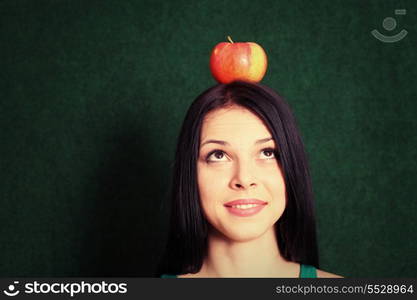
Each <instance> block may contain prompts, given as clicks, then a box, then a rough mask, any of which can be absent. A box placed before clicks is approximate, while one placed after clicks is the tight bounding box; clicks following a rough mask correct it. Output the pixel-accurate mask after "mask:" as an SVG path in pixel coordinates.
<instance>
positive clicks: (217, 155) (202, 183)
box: [197, 105, 285, 241]
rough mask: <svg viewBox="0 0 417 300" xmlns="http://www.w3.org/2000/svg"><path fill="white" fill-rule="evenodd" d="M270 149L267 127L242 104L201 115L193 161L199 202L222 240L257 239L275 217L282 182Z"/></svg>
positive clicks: (281, 205) (272, 146) (282, 195)
mask: <svg viewBox="0 0 417 300" xmlns="http://www.w3.org/2000/svg"><path fill="white" fill-rule="evenodd" d="M275 147H276V144H275V142H274V140H272V135H271V133H270V132H269V131H268V129H267V127H266V126H265V125H264V124H263V122H262V121H261V119H259V118H258V117H257V116H256V115H255V114H253V113H252V112H250V111H249V110H247V109H246V108H243V107H240V106H236V105H234V106H232V107H228V108H220V109H217V110H214V111H212V112H210V113H208V114H207V115H206V117H205V118H204V120H203V124H202V129H201V140H200V153H199V158H198V163H197V177H198V188H199V194H200V199H201V205H202V207H203V211H204V214H205V217H206V218H207V220H208V222H209V223H210V224H211V225H212V226H213V227H214V228H215V229H216V230H217V231H218V232H220V233H221V234H223V235H224V236H225V237H227V238H228V239H231V240H234V241H247V240H251V239H255V238H257V237H260V236H261V235H263V234H265V233H266V232H268V231H269V230H274V229H273V228H274V227H273V225H274V224H275V222H276V221H277V220H278V219H279V218H280V217H281V215H282V213H283V211H284V209H285V183H284V178H283V176H282V173H281V170H280V167H279V166H278V163H277V160H276V158H275V157H274V149H275ZM232 201H234V202H232Z"/></svg>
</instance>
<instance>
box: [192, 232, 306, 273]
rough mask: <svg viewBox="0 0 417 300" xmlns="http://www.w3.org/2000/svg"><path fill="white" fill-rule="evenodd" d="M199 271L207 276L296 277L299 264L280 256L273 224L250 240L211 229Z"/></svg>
mask: <svg viewBox="0 0 417 300" xmlns="http://www.w3.org/2000/svg"><path fill="white" fill-rule="evenodd" d="M200 272H201V274H204V275H205V276H207V277H298V272H299V265H298V264H296V263H293V262H289V261H287V260H285V259H284V258H283V257H282V256H281V254H280V251H279V248H278V244H277V240H276V236H275V232H274V229H273V228H271V229H270V230H269V231H268V232H266V233H265V234H263V235H262V236H260V237H258V238H256V239H253V240H250V241H232V240H230V239H227V238H226V237H225V236H224V235H222V234H220V233H219V232H211V233H210V234H209V238H208V253H207V257H206V259H205V260H204V263H203V266H202V268H201V270H200Z"/></svg>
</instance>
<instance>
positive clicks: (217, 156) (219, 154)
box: [206, 150, 225, 161]
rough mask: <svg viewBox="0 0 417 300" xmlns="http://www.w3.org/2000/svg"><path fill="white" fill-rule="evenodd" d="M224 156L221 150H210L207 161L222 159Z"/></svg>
mask: <svg viewBox="0 0 417 300" xmlns="http://www.w3.org/2000/svg"><path fill="white" fill-rule="evenodd" d="M224 157H225V154H224V152H223V151H220V150H216V151H213V152H211V153H210V154H209V155H207V159H206V160H207V161H222V160H223V158H224Z"/></svg>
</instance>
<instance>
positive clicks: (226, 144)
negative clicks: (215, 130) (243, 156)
mask: <svg viewBox="0 0 417 300" xmlns="http://www.w3.org/2000/svg"><path fill="white" fill-rule="evenodd" d="M270 140H273V138H272V137H267V138H264V139H260V140H257V141H256V142H255V145H258V144H263V143H266V142H269V141H270ZM206 144H219V145H223V146H230V144H229V143H228V142H226V141H221V140H207V141H205V142H204V143H202V144H201V146H200V147H203V146H204V145H206Z"/></svg>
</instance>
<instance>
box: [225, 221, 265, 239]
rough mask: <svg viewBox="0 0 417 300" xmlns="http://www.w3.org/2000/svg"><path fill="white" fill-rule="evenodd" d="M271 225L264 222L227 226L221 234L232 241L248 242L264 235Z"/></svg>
mask: <svg viewBox="0 0 417 300" xmlns="http://www.w3.org/2000/svg"><path fill="white" fill-rule="evenodd" d="M270 228H271V225H266V224H257V225H255V224H245V225H243V224H241V225H240V226H237V225H234V226H231V227H229V228H228V229H227V230H226V231H225V232H223V234H224V235H225V236H226V237H227V238H228V239H230V240H232V241H234V242H248V241H251V240H255V239H257V238H259V237H261V236H262V235H264V234H265V233H266V232H267V231H268V230H269V229H270Z"/></svg>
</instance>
